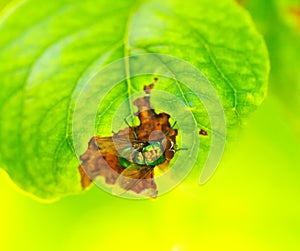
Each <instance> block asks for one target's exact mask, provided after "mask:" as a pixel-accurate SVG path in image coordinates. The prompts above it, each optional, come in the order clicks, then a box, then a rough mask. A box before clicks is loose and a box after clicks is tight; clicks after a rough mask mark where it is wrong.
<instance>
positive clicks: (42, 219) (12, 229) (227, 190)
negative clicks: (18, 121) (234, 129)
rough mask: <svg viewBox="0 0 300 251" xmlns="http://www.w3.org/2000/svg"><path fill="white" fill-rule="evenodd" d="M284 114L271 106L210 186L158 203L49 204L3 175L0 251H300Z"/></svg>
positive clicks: (83, 198)
mask: <svg viewBox="0 0 300 251" xmlns="http://www.w3.org/2000/svg"><path fill="white" fill-rule="evenodd" d="M281 107H282V105H281V104H280V103H279V102H278V100H277V98H275V97H273V96H272V95H270V96H269V97H268V98H267V100H266V101H265V103H264V104H263V105H262V106H261V107H260V108H259V110H258V111H257V112H256V113H255V114H254V115H253V116H252V117H251V118H250V120H249V122H248V124H247V126H246V127H245V128H244V129H243V132H242V133H241V135H240V136H239V137H238V138H237V139H236V142H234V143H232V144H230V146H229V149H228V150H227V154H226V155H225V157H224V159H223V161H222V163H221V165H220V166H219V168H218V170H217V172H216V173H215V175H214V177H213V178H212V179H211V180H210V182H208V183H207V184H205V185H203V186H199V185H197V184H196V180H195V179H194V178H195V175H191V176H193V177H190V178H188V179H187V180H186V181H185V182H184V183H183V184H181V185H180V186H179V187H177V188H176V189H174V190H173V191H172V192H170V193H168V194H167V195H165V196H162V197H159V198H158V199H156V200H145V201H131V200H126V199H121V198H117V197H113V196H111V195H109V194H106V193H105V192H103V191H101V190H99V189H97V188H93V189H92V190H90V191H87V192H85V193H84V194H81V195H76V196H71V197H67V198H64V199H62V200H60V201H58V202H56V203H53V204H42V203H40V202H38V201H35V200H33V199H32V198H30V197H27V196H24V195H23V194H22V193H20V192H19V191H18V189H16V188H15V187H14V186H12V185H11V184H10V181H9V180H8V178H7V176H6V175H5V174H4V173H3V172H1V176H0V179H1V181H0V188H1V189H0V198H1V202H2V203H1V235H0V236H1V237H0V240H1V241H0V245H1V250H299V247H300V246H299V245H300V240H299V234H300V228H299V224H300V216H299V211H300V201H299V194H300V193H299V192H300V188H299V180H300V171H299V163H300V156H299V138H296V136H295V134H294V131H293V130H292V129H291V128H290V126H289V124H288V123H287V122H286V118H285V113H284V110H283V109H282V108H281ZM192 181H193V182H192ZM176 248H177V249H176Z"/></svg>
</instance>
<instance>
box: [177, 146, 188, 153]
mask: <svg viewBox="0 0 300 251" xmlns="http://www.w3.org/2000/svg"><path fill="white" fill-rule="evenodd" d="M181 150H184V151H186V150H189V149H188V148H186V147H183V148H178V149H175V151H176V152H177V151H181Z"/></svg>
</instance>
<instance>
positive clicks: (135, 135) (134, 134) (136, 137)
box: [124, 118, 139, 140]
mask: <svg viewBox="0 0 300 251" xmlns="http://www.w3.org/2000/svg"><path fill="white" fill-rule="evenodd" d="M124 122H125V123H126V125H127V126H128V127H129V128H130V129H132V126H130V125H129V123H128V121H127V120H126V118H125V119H124ZM132 133H133V136H134V138H135V139H136V140H137V139H139V138H138V136H137V134H136V131H135V128H134V129H133V130H132Z"/></svg>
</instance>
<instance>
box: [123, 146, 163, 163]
mask: <svg viewBox="0 0 300 251" xmlns="http://www.w3.org/2000/svg"><path fill="white" fill-rule="evenodd" d="M165 160H166V158H165V156H164V149H163V146H162V143H161V142H160V141H149V142H143V141H140V142H137V143H135V144H133V145H132V146H128V147H126V148H125V149H124V150H122V151H121V156H120V157H119V161H120V163H121V165H122V166H123V167H125V168H127V167H128V166H129V165H131V164H132V163H134V164H137V165H147V166H156V165H158V164H160V163H162V162H164V161H165Z"/></svg>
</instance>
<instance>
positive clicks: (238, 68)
mask: <svg viewBox="0 0 300 251" xmlns="http://www.w3.org/2000/svg"><path fill="white" fill-rule="evenodd" d="M0 13H1V14H0V15H1V16H0V38H1V39H0V59H1V62H2V63H1V68H0V83H1V93H0V117H1V118H0V121H1V124H0V142H1V143H0V152H1V155H0V161H1V167H2V168H4V169H5V170H6V171H7V173H8V174H9V175H10V177H11V179H12V180H13V181H14V182H15V183H17V184H18V186H20V187H21V188H22V189H23V190H25V191H27V192H29V193H31V194H33V195H35V196H37V197H40V198H43V199H55V198H59V197H61V196H64V195H67V194H71V193H77V192H79V191H81V188H80V177H79V174H78V171H77V167H78V164H79V161H78V159H77V157H76V154H75V152H74V149H73V139H72V133H73V131H72V120H73V112H74V107H75V104H76V101H77V99H78V97H79V94H80V91H81V90H82V89H83V87H84V86H85V85H86V83H87V82H88V81H89V80H90V79H91V77H92V76H94V74H95V73H97V72H98V71H99V70H100V69H101V68H103V67H104V66H106V65H108V64H109V63H111V62H114V61H115V60H117V59H120V58H123V57H126V56H131V55H138V54H143V53H161V54H167V55H171V56H174V57H177V58H181V59H183V60H185V61H187V62H189V63H191V64H192V65H194V66H195V67H196V68H198V69H199V70H200V71H201V72H202V73H204V74H205V75H206V77H207V78H208V79H209V81H210V82H211V84H212V85H213V86H214V88H215V89H216V90H217V93H218V95H219V97H220V100H221V102H222V104H223V108H224V111H225V115H226V120H227V127H228V128H233V127H234V126H235V125H237V124H240V123H242V122H243V119H244V118H245V117H246V116H247V115H248V114H249V113H250V112H252V111H253V110H254V109H255V108H256V107H257V106H258V105H259V104H260V103H261V102H262V101H263V99H264V97H265V95H266V89H267V77H268V58H267V52H266V48H265V45H264V42H263V39H262V37H261V36H260V35H259V34H258V33H257V31H256V29H255V27H254V25H253V23H252V21H251V19H250V17H249V15H248V14H247V13H246V12H245V11H244V10H243V9H242V8H241V7H239V6H238V5H237V4H235V3H234V2H232V1H229V0H225V1H219V2H216V1H215V2H212V1H208V0H201V1H187V2H184V3H182V2H181V1H177V0H176V1H164V2H163V3H161V2H159V1H150V2H146V1H145V2H143V1H114V3H113V4H111V2H109V1H104V0H103V1H101V0H97V1H75V0H66V1H53V2H51V1H50V2H44V1H34V0H32V1H20V2H18V1H16V2H12V3H11V4H10V5H7V7H6V8H4V9H3V11H2V12H0ZM129 74H130V70H129ZM127 77H128V79H129V78H130V77H131V75H129V76H127ZM150 79H151V78H149V77H145V78H143V77H140V78H134V79H132V83H131V84H130V85H129V84H128V83H129V82H128V80H127V81H124V82H122V83H120V85H119V87H118V88H115V89H114V90H113V91H112V92H111V93H110V94H109V95H108V96H107V97H106V102H105V103H103V104H101V105H102V106H101V107H100V110H99V114H98V123H97V127H96V128H98V129H99V128H102V129H103V130H104V131H105V130H106V129H107V130H108V126H107V123H109V120H110V118H111V117H112V114H113V112H114V109H115V108H116V107H117V105H118V104H120V103H122V101H124V100H125V98H126V97H128V96H130V95H131V94H135V93H137V92H138V91H141V90H142V89H141V88H142V87H143V85H145V84H148V83H149V80H150ZM168 81H169V82H168ZM145 82H146V83H145ZM170 83H171V82H170V80H162V82H161V84H160V85H161V86H160V87H161V88H162V89H164V88H165V89H166V90H168V91H169V92H170V93H172V94H174V95H176V96H178V97H179V98H181V99H182V102H183V103H185V104H189V106H190V108H191V110H192V112H193V115H194V119H195V121H196V122H197V124H198V126H199V127H204V128H207V129H210V122H209V118H208V117H207V114H206V113H205V110H204V107H203V105H202V104H201V101H199V100H197V99H195V98H193V96H192V95H189V94H190V90H188V89H186V88H185V87H184V85H182V84H180V83H178V85H176V86H175V87H174V85H171V84H170ZM103 85H105V83H103ZM169 87H170V88H169ZM192 101H193V102H192ZM191 103H192V105H191ZM87 109H88V107H87ZM82 123H84V121H82ZM98 129H96V130H98ZM99 130H100V129H99ZM91 136H92V135H91ZM204 141H205V143H204V146H203V147H202V148H201V149H202V153H203V155H206V154H207V153H208V151H209V146H210V143H209V138H208V139H205V140H204ZM86 144H87V142H86ZM84 147H86V146H84ZM203 155H202V156H201V158H200V159H202V162H203ZM197 166H199V167H200V166H201V163H200V160H199V162H198V164H197ZM195 182H197V181H196V180H195Z"/></svg>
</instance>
